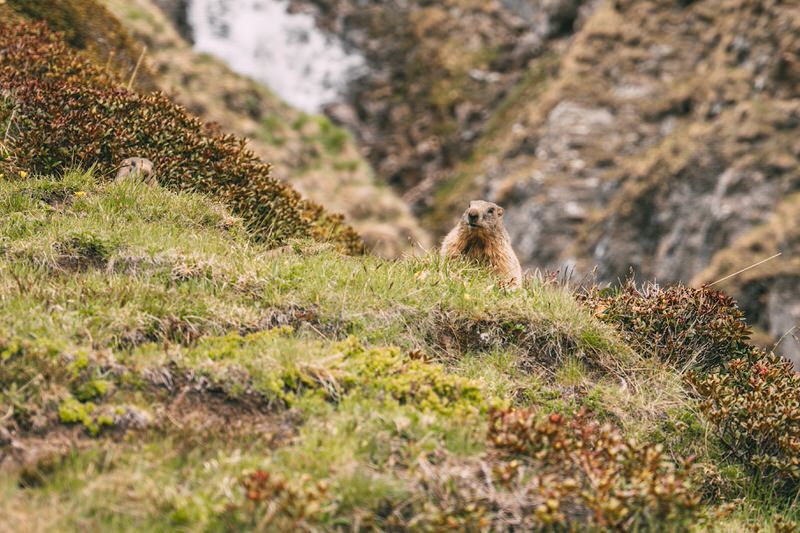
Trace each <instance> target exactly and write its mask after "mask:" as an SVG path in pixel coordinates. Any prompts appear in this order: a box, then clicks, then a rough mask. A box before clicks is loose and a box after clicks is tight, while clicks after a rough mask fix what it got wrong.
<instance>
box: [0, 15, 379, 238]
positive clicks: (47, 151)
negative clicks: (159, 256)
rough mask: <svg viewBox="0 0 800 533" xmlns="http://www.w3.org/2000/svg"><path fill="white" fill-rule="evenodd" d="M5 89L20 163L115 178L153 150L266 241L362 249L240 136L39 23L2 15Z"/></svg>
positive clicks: (1, 86)
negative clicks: (142, 90) (128, 81)
mask: <svg viewBox="0 0 800 533" xmlns="http://www.w3.org/2000/svg"><path fill="white" fill-rule="evenodd" d="M0 95H2V96H3V97H4V98H5V99H7V100H9V102H7V103H6V105H3V106H0V124H8V123H9V121H12V122H13V123H12V124H11V127H10V132H11V135H10V136H9V139H10V141H9V142H8V143H7V145H8V146H6V149H7V152H8V153H9V155H10V157H9V158H8V159H10V160H12V161H13V164H14V165H15V166H16V167H18V168H24V169H27V171H32V172H34V173H40V174H52V173H56V172H59V171H62V170H63V169H64V168H66V167H67V166H71V167H75V166H83V167H87V168H88V167H90V166H95V168H96V169H97V174H98V175H107V176H110V175H113V174H114V172H115V168H116V165H118V164H119V163H120V162H121V161H122V160H123V159H125V158H126V157H130V156H133V155H136V156H142V157H147V158H149V159H151V160H152V161H153V162H154V163H155V166H156V173H157V177H158V180H159V181H160V182H161V183H162V184H163V185H165V186H168V187H171V188H174V189H184V190H194V191H198V192H203V193H206V194H210V195H212V196H214V197H215V198H217V199H218V200H220V201H222V202H223V203H225V204H227V205H228V206H229V207H230V208H231V209H232V210H233V211H234V212H235V213H237V214H239V215H241V216H242V217H243V218H244V220H245V221H246V222H247V223H248V225H249V227H250V228H251V229H252V230H253V231H254V232H256V233H257V234H258V235H260V236H261V237H262V238H263V239H265V240H267V241H268V242H270V243H274V244H280V243H283V242H285V241H287V240H288V239H290V238H308V237H312V238H315V239H317V240H321V241H330V242H333V243H335V244H337V246H338V247H339V248H340V249H341V250H343V251H346V252H349V253H360V252H362V251H363V243H362V241H361V239H360V237H359V236H358V235H357V234H356V233H355V232H354V231H353V230H352V228H350V227H349V226H347V225H346V224H344V222H343V220H342V217H341V216H338V215H330V214H328V213H326V212H325V211H324V210H323V208H322V207H320V206H319V205H317V204H314V203H312V202H309V201H307V200H304V199H303V198H301V197H300V195H299V194H298V193H297V192H296V191H294V190H293V189H291V188H290V187H289V186H287V185H284V184H282V183H280V182H278V181H276V180H274V179H273V178H272V177H270V175H269V170H270V167H269V165H268V164H265V163H262V162H261V161H260V160H259V159H258V158H257V157H256V156H255V155H254V154H253V153H252V152H250V151H249V150H247V149H246V147H245V141H244V140H242V139H238V138H236V137H234V136H230V135H223V134H221V133H218V132H216V131H213V130H212V129H210V128H208V127H206V126H204V125H203V124H201V123H200V122H199V121H198V120H197V119H195V118H193V117H191V116H190V115H188V114H187V113H186V111H185V110H184V109H183V108H181V107H179V106H177V105H176V104H174V103H173V102H172V101H170V100H169V98H167V97H166V96H165V95H163V94H160V93H152V94H137V93H134V92H131V91H128V90H126V89H125V88H123V87H121V86H120V85H119V84H118V83H117V82H116V81H115V80H114V79H113V78H112V77H111V76H109V75H108V74H107V73H106V72H105V71H104V70H103V69H101V68H99V67H97V66H94V65H92V64H90V63H89V62H87V61H86V60H84V59H83V58H82V57H80V56H79V55H77V54H76V53H75V52H74V51H72V50H70V49H69V48H68V47H67V45H66V44H65V43H64V41H63V40H62V39H61V38H60V37H58V36H56V35H54V34H52V33H51V32H50V31H49V30H48V29H47V28H46V26H45V25H43V24H41V23H37V24H32V23H15V22H14V21H7V20H4V21H0ZM12 119H13V120H12Z"/></svg>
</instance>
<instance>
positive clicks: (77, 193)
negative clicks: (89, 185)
mask: <svg viewBox="0 0 800 533" xmlns="http://www.w3.org/2000/svg"><path fill="white" fill-rule="evenodd" d="M84 196H86V192H85V191H78V192H76V193H75V197H76V198H83V197H84Z"/></svg>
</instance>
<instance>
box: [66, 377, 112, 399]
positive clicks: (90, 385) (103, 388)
mask: <svg viewBox="0 0 800 533" xmlns="http://www.w3.org/2000/svg"><path fill="white" fill-rule="evenodd" d="M112 387H113V384H112V382H110V381H107V380H105V379H93V380H91V381H87V382H86V383H83V384H82V385H81V386H80V387H78V389H77V390H76V392H75V397H76V398H78V400H80V401H82V402H86V401H89V400H94V399H97V398H102V397H103V396H105V395H107V394H108V393H109V391H110V390H111V388H112Z"/></svg>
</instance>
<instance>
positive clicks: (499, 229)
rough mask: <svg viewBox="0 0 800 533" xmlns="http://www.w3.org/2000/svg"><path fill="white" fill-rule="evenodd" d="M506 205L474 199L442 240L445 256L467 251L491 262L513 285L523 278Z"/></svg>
mask: <svg viewBox="0 0 800 533" xmlns="http://www.w3.org/2000/svg"><path fill="white" fill-rule="evenodd" d="M504 212H505V211H504V210H503V208H502V207H500V206H499V205H497V204H494V203H492V202H484V201H483V200H474V201H472V202H470V203H469V207H468V208H467V210H466V211H464V214H463V215H462V216H461V220H460V221H459V223H458V224H457V225H456V227H455V228H453V229H452V230H451V231H450V233H448V234H447V236H446V237H445V238H444V241H443V242H442V250H441V254H442V257H454V256H458V255H463V256H465V257H470V258H472V259H475V260H477V261H478V262H479V263H482V264H484V265H488V266H490V267H491V268H492V269H493V270H494V271H495V272H496V273H497V275H498V276H500V277H501V278H502V279H503V282H504V283H505V284H507V286H509V287H518V286H519V285H520V283H521V282H522V267H521V266H520V264H519V259H517V255H516V254H515V253H514V249H513V248H512V247H511V238H510V237H509V236H508V232H507V231H506V228H505V226H504V225H503V213H504Z"/></svg>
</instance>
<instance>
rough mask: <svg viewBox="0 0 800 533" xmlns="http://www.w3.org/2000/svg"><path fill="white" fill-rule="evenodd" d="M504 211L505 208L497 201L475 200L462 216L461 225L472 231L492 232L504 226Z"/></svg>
mask: <svg viewBox="0 0 800 533" xmlns="http://www.w3.org/2000/svg"><path fill="white" fill-rule="evenodd" d="M503 213H504V210H503V208H502V207H500V206H499V205H497V204H495V203H492V202H484V201H483V200H473V201H471V202H470V203H469V207H468V208H467V210H466V211H464V215H463V216H462V217H461V225H462V227H463V228H465V229H466V230H468V231H470V232H475V233H481V232H484V231H488V232H492V231H494V230H496V229H499V228H502V227H503Z"/></svg>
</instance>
